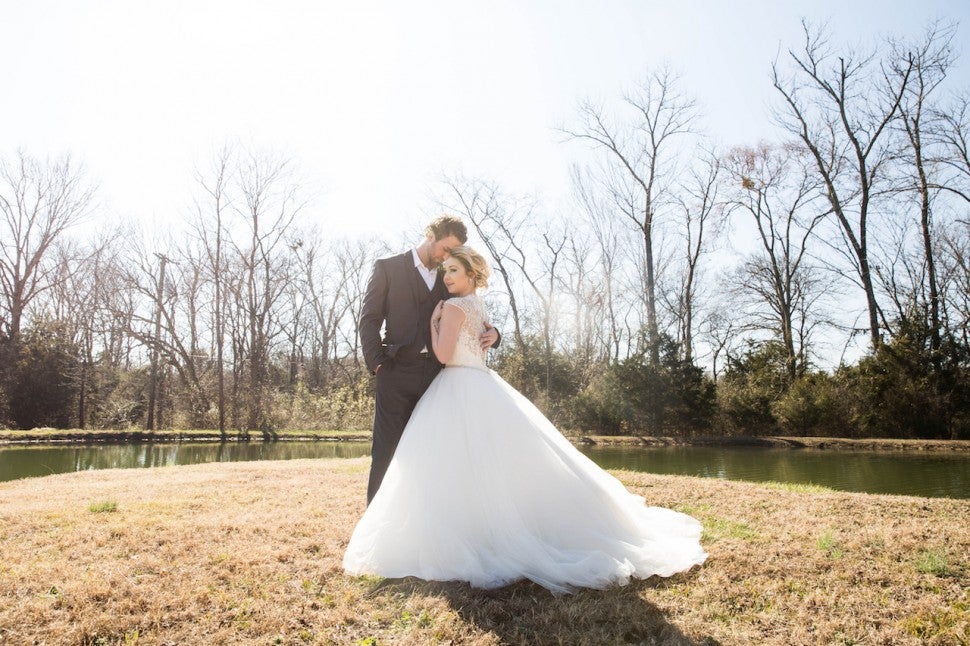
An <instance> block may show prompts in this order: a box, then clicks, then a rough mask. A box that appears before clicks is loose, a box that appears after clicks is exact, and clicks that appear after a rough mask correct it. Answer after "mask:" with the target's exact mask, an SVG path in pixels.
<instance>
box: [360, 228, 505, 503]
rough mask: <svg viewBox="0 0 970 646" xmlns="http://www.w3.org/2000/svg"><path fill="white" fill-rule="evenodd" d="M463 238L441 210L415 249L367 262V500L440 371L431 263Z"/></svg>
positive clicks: (439, 286) (442, 293)
mask: <svg viewBox="0 0 970 646" xmlns="http://www.w3.org/2000/svg"><path fill="white" fill-rule="evenodd" d="M467 240H468V232H467V230H466V228H465V224H464V223H463V222H462V221H461V219H460V218H457V217H454V216H450V215H443V216H441V217H439V218H437V219H436V220H434V221H433V222H432V223H431V224H429V225H428V227H427V229H425V237H424V240H423V241H422V242H421V244H419V245H418V246H417V247H416V248H414V249H412V250H410V251H406V252H405V253H403V254H401V255H399V256H391V257H390V258H381V259H380V260H378V261H377V262H376V263H375V264H374V273H373V274H371V277H370V281H369V282H368V283H367V291H366V292H365V294H364V303H363V306H362V307H361V310H360V325H359V332H360V340H361V343H362V345H363V348H364V361H365V362H366V364H367V368H368V370H370V372H371V374H373V375H376V377H377V387H376V397H375V410H374V435H373V440H372V446H371V467H370V479H369V480H368V483H367V503H368V504H370V501H371V500H373V498H374V495H375V494H376V493H377V490H378V488H379V487H380V486H381V481H382V480H383V479H384V472H385V471H387V467H388V465H389V464H390V462H391V458H392V457H393V456H394V450H395V449H396V448H397V444H398V442H399V441H400V440H401V434H402V433H403V432H404V427H405V426H406V425H407V423H408V420H409V419H410V418H411V413H412V411H414V407H415V405H416V404H417V403H418V400H419V399H421V395H423V394H424V391H425V390H427V389H428V386H429V385H431V381H432V380H433V379H434V378H435V376H436V375H437V374H438V371H439V370H441V364H440V363H438V360H437V359H436V358H435V356H434V353H433V352H432V351H431V331H430V324H431V314H432V312H433V311H434V308H435V306H436V305H437V304H438V302H439V301H441V300H444V299H446V298H448V290H447V289H445V286H444V283H443V282H442V281H441V275H440V274H439V272H438V266H439V265H440V264H441V263H442V262H444V261H445V260H447V259H448V256H449V254H450V252H451V250H452V249H454V248H455V247H458V246H461V245H463V244H465V242H466V241H467ZM382 326H383V327H384V336H383V338H382V337H381V327H382ZM481 343H482V347H483V348H488V347H491V346H493V345H496V346H497V345H498V343H499V335H498V332H497V331H496V330H495V328H493V327H488V329H486V330H485V332H484V333H483V334H482V338H481Z"/></svg>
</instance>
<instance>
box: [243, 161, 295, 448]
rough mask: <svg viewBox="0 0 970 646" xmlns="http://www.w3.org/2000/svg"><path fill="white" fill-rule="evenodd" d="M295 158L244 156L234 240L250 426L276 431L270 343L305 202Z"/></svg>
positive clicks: (276, 329) (277, 331)
mask: <svg viewBox="0 0 970 646" xmlns="http://www.w3.org/2000/svg"><path fill="white" fill-rule="evenodd" d="M289 167H290V163H289V162H288V161H286V160H280V159H274V158H272V157H271V156H269V155H262V154H259V153H256V152H253V151H250V152H247V153H246V154H245V155H244V156H243V157H242V158H241V159H240V161H239V167H238V170H237V173H236V180H237V190H238V192H239V195H240V198H239V200H238V201H237V202H236V203H235V204H234V207H233V208H234V210H235V211H236V213H237V214H238V216H239V217H240V219H241V220H242V223H243V226H244V227H245V230H246V235H245V238H244V239H243V240H239V241H234V248H235V252H236V255H237V258H238V260H239V262H240V265H241V267H242V280H243V285H242V289H243V291H242V297H243V312H244V315H245V322H246V327H247V333H248V339H247V341H248V351H249V354H248V366H249V370H248V396H249V397H248V398H249V411H248V421H247V427H248V428H249V429H253V430H256V429H258V430H261V431H262V432H263V434H264V435H266V436H270V435H272V433H271V429H270V426H271V424H270V422H269V407H270V400H269V397H268V386H269V374H270V373H269V363H270V346H271V344H272V342H273V340H274V338H275V337H276V336H277V335H278V334H280V332H281V331H282V330H281V327H280V325H279V322H278V321H277V320H276V319H275V318H274V316H273V312H274V308H275V307H276V305H277V301H278V300H279V299H280V297H281V296H282V295H283V293H284V290H285V286H286V285H287V283H288V282H289V281H290V279H291V268H292V262H291V261H292V260H293V254H292V253H290V247H289V245H290V244H291V241H289V240H288V239H287V236H288V234H290V233H291V224H292V223H293V220H294V218H295V217H296V215H297V214H298V213H299V212H300V211H301V210H302V208H303V206H304V203H303V202H302V200H301V198H300V193H299V188H298V186H297V185H296V184H295V183H293V181H292V180H291V178H290V176H289V175H290V168H289Z"/></svg>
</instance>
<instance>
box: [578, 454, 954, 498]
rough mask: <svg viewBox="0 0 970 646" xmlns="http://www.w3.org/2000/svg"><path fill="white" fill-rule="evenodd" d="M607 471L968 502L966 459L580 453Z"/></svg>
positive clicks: (944, 456) (950, 456)
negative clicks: (618, 470)
mask: <svg viewBox="0 0 970 646" xmlns="http://www.w3.org/2000/svg"><path fill="white" fill-rule="evenodd" d="M582 451H583V453H585V454H586V455H588V456H589V457H590V458H591V459H592V460H593V461H595V462H596V463H597V464H599V465H600V466H602V467H604V468H607V469H629V470H633V471H647V472H650V473H663V474H677V475H689V476H700V477H706V478H725V479H728V480H750V481H754V482H765V481H770V480H775V481H778V482H790V483H800V484H809V483H811V484H817V485H822V486H825V487H831V488H832V489H839V490H842V491H863V492H868V493H887V494H901V495H912V496H930V497H951V498H970V456H968V455H965V454H963V455H959V454H958V455H954V454H939V453H877V452H855V451H853V452H838V453H837V452H833V451H812V450H792V449H762V448H752V447H744V448H739V447H699V446H687V447H658V448H639V447H586V448H583V449H582Z"/></svg>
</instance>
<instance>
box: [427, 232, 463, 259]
mask: <svg viewBox="0 0 970 646" xmlns="http://www.w3.org/2000/svg"><path fill="white" fill-rule="evenodd" d="M460 246H461V241H460V240H459V239H458V238H456V237H455V236H445V237H444V238H442V239H441V240H435V241H434V242H432V243H431V264H433V265H436V266H437V265H440V264H441V263H443V262H444V261H446V260H448V257H449V256H451V250H452V249H454V248H455V247H460Z"/></svg>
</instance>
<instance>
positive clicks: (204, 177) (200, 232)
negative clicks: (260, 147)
mask: <svg viewBox="0 0 970 646" xmlns="http://www.w3.org/2000/svg"><path fill="white" fill-rule="evenodd" d="M232 155H233V151H232V150H231V149H230V148H229V147H225V148H223V149H222V150H221V151H220V152H219V153H218V154H217V155H215V157H214V159H213V162H212V165H211V168H210V170H209V173H208V174H204V173H202V172H197V173H196V183H197V184H198V186H199V187H200V188H201V190H202V193H203V197H200V198H199V199H197V200H196V202H195V222H194V228H195V233H196V236H198V238H199V240H200V241H201V243H202V246H203V249H204V250H205V255H206V260H207V261H208V269H209V272H210V273H209V277H210V280H211V282H212V288H213V294H212V339H213V345H214V346H215V369H216V386H217V391H216V405H217V408H218V417H219V421H218V424H219V433H220V435H222V436H225V435H226V371H225V342H226V323H225V311H224V308H225V281H226V277H225V275H224V273H225V272H224V265H225V237H226V232H225V215H226V209H228V208H230V206H231V204H230V203H229V199H228V196H227V190H228V182H229V174H230V172H231V169H230V164H231V163H232Z"/></svg>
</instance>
